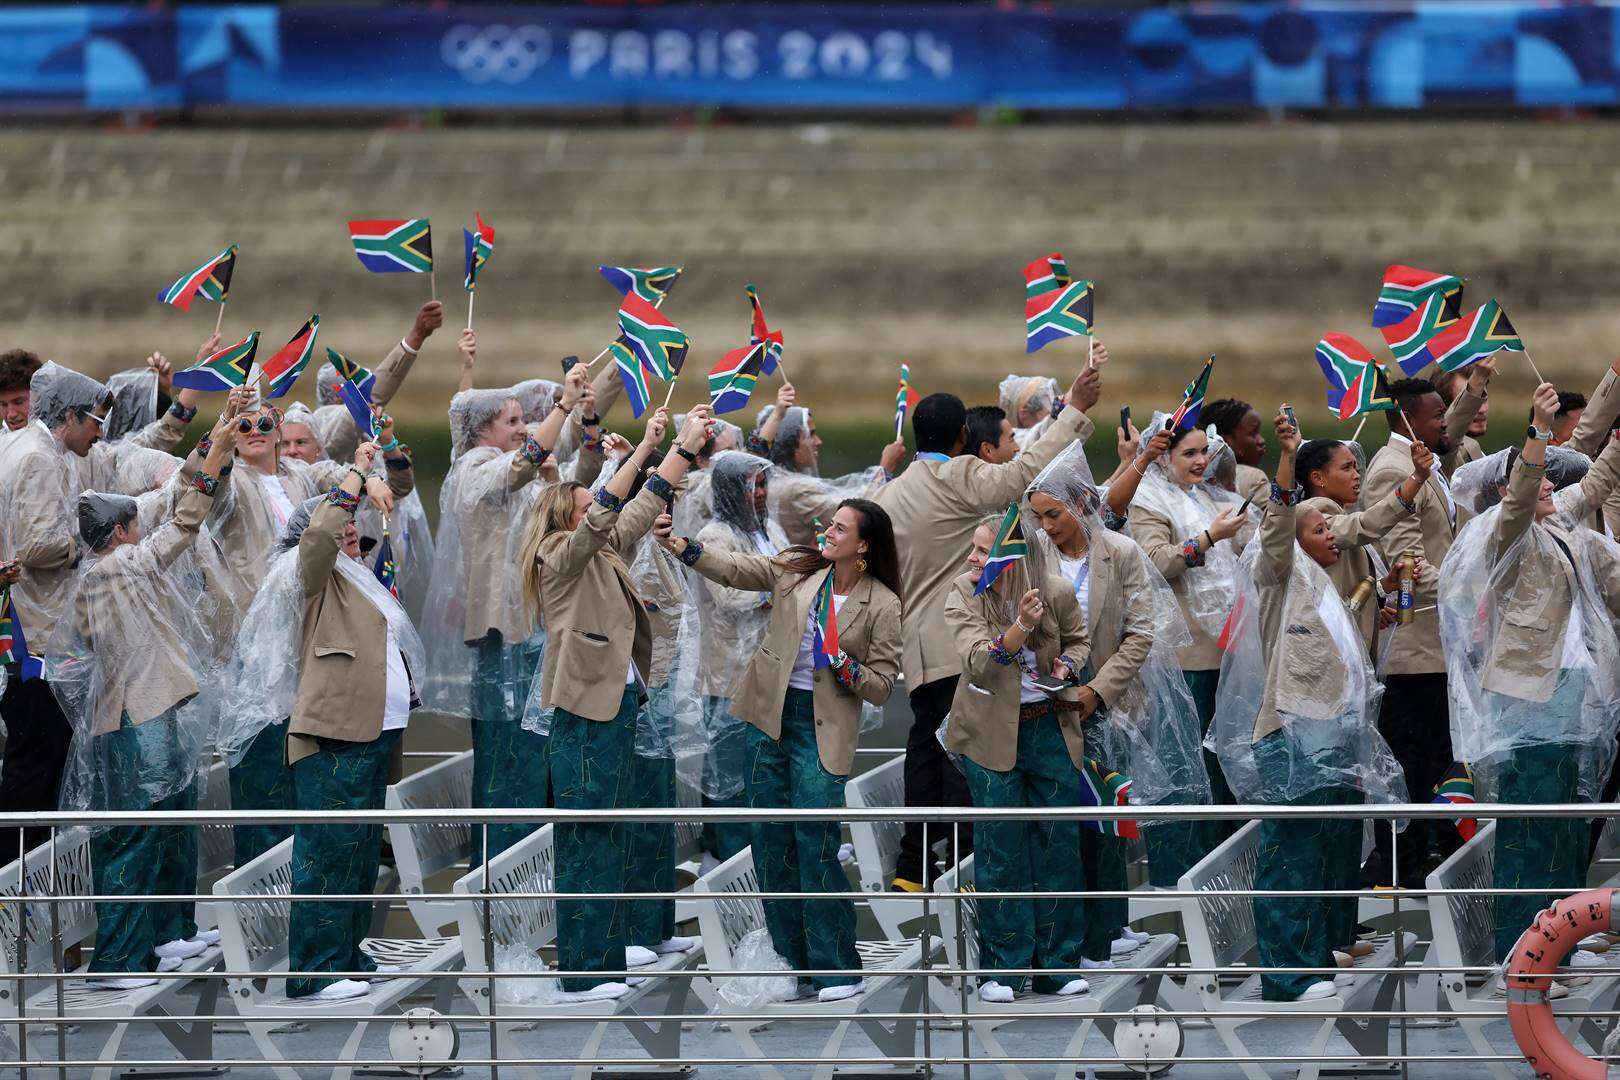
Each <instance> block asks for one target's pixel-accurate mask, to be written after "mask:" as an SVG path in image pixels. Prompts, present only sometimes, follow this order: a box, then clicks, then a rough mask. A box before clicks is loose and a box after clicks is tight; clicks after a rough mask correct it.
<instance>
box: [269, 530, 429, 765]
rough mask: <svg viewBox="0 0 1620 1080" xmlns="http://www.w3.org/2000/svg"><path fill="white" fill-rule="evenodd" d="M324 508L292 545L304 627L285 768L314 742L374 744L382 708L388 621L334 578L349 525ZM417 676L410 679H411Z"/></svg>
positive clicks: (312, 749) (356, 591) (305, 753)
mask: <svg viewBox="0 0 1620 1080" xmlns="http://www.w3.org/2000/svg"><path fill="white" fill-rule="evenodd" d="M353 516H354V515H353V514H351V513H350V512H349V511H347V510H343V509H340V508H339V507H338V506H337V505H335V504H334V503H332V502H331V501H330V500H327V501H324V502H322V503H321V504H320V505H319V506H317V507H316V508H315V512H314V513H312V514H310V516H309V527H308V528H306V529H305V530H304V535H303V538H302V539H300V540H299V542H298V574H299V580H300V581H301V582H303V586H304V627H303V639H302V643H301V645H300V650H301V651H300V655H299V659H298V696H297V697H296V698H294V699H293V714H292V722H291V723H290V724H289V725H288V727H287V764H289V765H292V764H294V763H296V762H297V761H299V760H301V759H302V758H306V757H308V756H309V755H310V754H313V753H315V752H316V750H318V749H319V745H318V744H317V743H316V741H315V740H316V739H317V738H322V739H341V740H343V741H344V742H373V741H375V740H376V739H377V737H378V736H380V735H381V734H382V725H383V709H384V708H385V707H386V704H387V700H388V619H387V618H386V617H385V616H384V615H383V613H382V612H380V611H378V610H377V608H376V605H374V604H373V603H372V602H371V601H370V600H368V599H367V598H366V596H365V594H364V593H362V592H361V591H360V590H359V589H358V588H356V587H355V586H354V585H353V584H351V583H350V582H349V580H348V579H347V578H345V577H344V576H343V575H342V574H339V573H338V572H337V571H336V567H337V561H338V560H339V559H341V558H344V557H345V556H344V555H343V553H342V544H343V526H344V525H346V524H348V522H349V521H350V520H351V519H352V518H353ZM417 674H418V673H416V672H413V673H412V678H413V679H414V678H416V677H417Z"/></svg>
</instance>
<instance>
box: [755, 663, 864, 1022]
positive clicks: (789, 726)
mask: <svg viewBox="0 0 1620 1080" xmlns="http://www.w3.org/2000/svg"><path fill="white" fill-rule="evenodd" d="M747 736H748V773H747V775H748V805H749V806H750V807H752V808H753V809H755V810H775V809H779V808H782V807H793V808H796V809H814V810H827V809H832V808H834V807H840V806H843V805H844V782H845V780H847V779H848V778H847V777H843V776H834V775H833V774H832V773H830V772H828V771H827V770H826V769H825V768H823V767H822V764H821V752H820V750H819V749H818V748H817V746H816V704H815V695H814V694H813V693H811V692H810V691H809V690H794V689H791V688H790V689H789V690H788V692H787V697H786V698H785V699H784V700H783V702H782V737H781V738H780V739H773V738H771V737H770V736H769V735H767V734H765V733H764V732H763V731H761V730H759V729H758V728H757V727H755V726H754V725H752V724H749V725H748V728H747ZM749 836H750V843H751V844H752V846H753V849H754V871H755V873H757V874H758V875H759V887H760V890H761V891H763V892H807V893H847V892H849V878H848V877H847V876H846V875H845V874H844V868H843V866H842V865H841V864H840V863H839V861H838V848H839V846H840V844H841V842H842V834H841V833H840V831H839V828H838V823H837V822H835V821H800V822H795V823H793V824H791V825H789V824H783V823H780V822H775V821H754V822H750V823H749ZM763 903H764V905H765V926H766V928H767V929H768V930H769V931H770V934H771V945H772V946H773V947H774V948H775V949H776V951H777V953H778V954H780V955H781V957H782V959H784V960H786V961H787V962H788V966H789V967H790V968H793V969H794V970H796V971H803V970H805V969H807V968H838V969H842V970H845V971H854V972H858V971H860V969H861V957H860V954H859V953H857V952H856V951H855V905H854V903H852V902H851V901H850V900H848V899H845V898H843V897H840V898H837V899H829V900H766V901H763ZM860 978H861V977H860V975H858V974H856V975H817V976H814V977H812V978H811V979H810V983H811V985H812V986H814V987H815V988H816V989H817V990H822V989H825V988H826V987H829V986H848V985H850V984H852V983H856V982H859V981H860Z"/></svg>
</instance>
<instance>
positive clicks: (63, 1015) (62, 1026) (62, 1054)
mask: <svg viewBox="0 0 1620 1080" xmlns="http://www.w3.org/2000/svg"><path fill="white" fill-rule="evenodd" d="M56 831H57V826H55V825H52V826H51V843H50V847H51V899H50V904H51V963H52V964H54V965H55V971H56V974H58V975H60V974H62V973H63V972H65V971H66V970H67V964H66V962H65V961H66V957H64V956H63V949H62V918H61V915H62V904H61V901H60V899H59V898H58V894H59V893H60V892H61V891H62V883H61V881H59V880H58V878H57V874H56ZM91 887H92V888H94V886H91ZM146 902H147V904H151V901H150V900H148V901H146ZM96 944H97V945H100V944H101V942H99V941H98V942H96ZM64 995H65V989H64V987H63V985H62V980H61V979H57V980H56V1060H57V1061H58V1062H63V1061H66V1060H67V1002H66V1001H65V1000H64ZM56 1075H57V1080H67V1066H66V1065H60V1064H59V1065H57V1066H56Z"/></svg>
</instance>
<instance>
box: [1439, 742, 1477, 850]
mask: <svg viewBox="0 0 1620 1080" xmlns="http://www.w3.org/2000/svg"><path fill="white" fill-rule="evenodd" d="M1429 801H1430V802H1437V803H1453V804H1461V803H1468V804H1470V805H1472V804H1473V802H1474V801H1475V800H1474V770H1473V769H1470V768H1469V767H1468V766H1467V765H1466V764H1464V763H1463V762H1460V761H1459V762H1456V763H1454V764H1453V765H1452V766H1451V768H1449V769H1447V770H1446V775H1445V776H1442V777H1441V778H1440V782H1439V783H1438V784H1436V785H1434V798H1432V799H1430V800H1429ZM1452 822H1453V824H1455V825H1456V826H1457V834H1458V835H1459V836H1461V837H1462V838H1463V839H1464V840H1472V839H1473V838H1474V833H1475V832H1476V831H1477V830H1478V828H1479V820H1478V819H1477V818H1453V819H1452Z"/></svg>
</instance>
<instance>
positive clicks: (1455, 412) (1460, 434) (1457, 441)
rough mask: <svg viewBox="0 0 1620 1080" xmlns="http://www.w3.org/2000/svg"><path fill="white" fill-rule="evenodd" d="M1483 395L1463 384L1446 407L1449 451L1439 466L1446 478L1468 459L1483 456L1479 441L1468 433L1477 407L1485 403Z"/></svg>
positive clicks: (1473, 459) (1472, 459) (1467, 461)
mask: <svg viewBox="0 0 1620 1080" xmlns="http://www.w3.org/2000/svg"><path fill="white" fill-rule="evenodd" d="M1485 397H1486V395H1484V394H1475V393H1474V392H1473V391H1471V390H1469V389H1468V386H1467V384H1464V385H1463V388H1462V389H1461V390H1460V391H1458V392H1457V396H1456V397H1454V398H1452V399H1451V404H1450V405H1448V406H1447V407H1446V439H1447V440H1448V441H1449V442H1450V443H1451V453H1449V454H1447V455H1446V456H1445V457H1443V458H1441V459H1440V467H1441V468H1443V469H1444V470H1445V471H1446V478H1447V479H1450V478H1451V477H1452V476H1454V475H1456V472H1457V470H1458V469H1460V468H1462V467H1463V466H1464V465H1466V464H1468V463H1469V462H1470V461H1478V460H1479V459H1480V458H1482V457H1484V456H1485V451H1484V450H1482V449H1481V448H1480V445H1479V443H1478V442H1476V441H1475V440H1474V439H1473V437H1471V436H1470V435H1469V434H1468V428H1469V426H1470V425H1471V424H1473V422H1474V416H1475V415H1476V414H1477V413H1478V412H1479V407H1480V406H1481V405H1483V404H1485Z"/></svg>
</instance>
